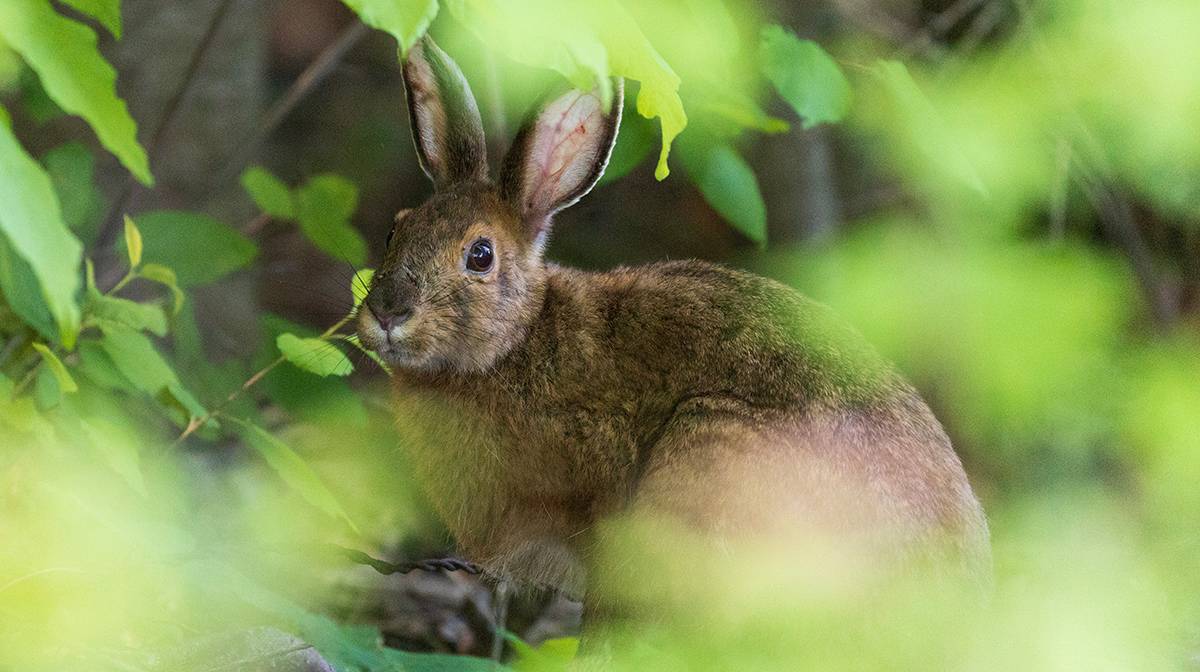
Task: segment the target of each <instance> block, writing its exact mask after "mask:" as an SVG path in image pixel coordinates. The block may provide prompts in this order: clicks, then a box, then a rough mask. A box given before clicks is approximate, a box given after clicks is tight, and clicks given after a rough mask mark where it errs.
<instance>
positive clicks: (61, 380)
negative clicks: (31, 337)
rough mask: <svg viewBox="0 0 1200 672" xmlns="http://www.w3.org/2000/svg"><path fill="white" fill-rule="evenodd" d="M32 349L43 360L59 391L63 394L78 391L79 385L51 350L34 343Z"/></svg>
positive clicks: (41, 344) (44, 345)
mask: <svg viewBox="0 0 1200 672" xmlns="http://www.w3.org/2000/svg"><path fill="white" fill-rule="evenodd" d="M33 348H34V350H37V352H38V354H39V355H41V356H42V359H43V360H45V362H46V366H47V367H48V369H49V371H50V373H51V374H53V376H54V378H55V379H56V380H57V381H58V385H59V389H61V390H62V391H63V392H78V391H79V385H78V384H77V383H76V382H75V379H74V378H72V377H71V373H70V372H69V371H67V367H66V366H64V365H63V363H62V360H61V359H59V358H58V355H56V354H54V351H53V350H51V349H50V348H49V347H47V346H46V344H45V343H34V344H33Z"/></svg>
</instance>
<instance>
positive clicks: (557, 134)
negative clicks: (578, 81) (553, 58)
mask: <svg viewBox="0 0 1200 672" xmlns="http://www.w3.org/2000/svg"><path fill="white" fill-rule="evenodd" d="M623 97H624V86H623V83H622V81H621V80H620V79H617V80H614V82H613V99H612V107H611V108H609V109H606V108H605V107H604V103H603V101H602V100H601V98H600V92H599V90H593V91H591V92H590V93H585V92H582V91H574V90H572V91H569V92H567V93H566V94H564V95H562V96H560V97H559V98H557V99H555V100H554V101H552V102H551V103H550V104H548V105H546V106H545V107H544V108H542V110H541V111H540V112H539V113H538V114H537V116H535V117H533V118H531V119H530V120H529V121H527V122H526V123H525V126H524V127H523V128H522V129H521V131H520V133H518V134H517V139H516V140H514V141H513V146H512V149H510V150H508V156H507V157H505V159H504V167H503V169H502V170H501V173H500V192H501V194H502V195H503V196H504V198H505V199H507V200H508V202H509V203H512V204H513V205H515V206H516V208H517V210H518V211H519V212H520V213H521V214H522V216H523V217H525V219H526V221H530V222H533V223H534V224H535V226H537V227H538V228H539V229H543V228H544V227H545V226H546V222H547V221H548V219H549V217H550V216H551V215H553V214H554V213H556V212H558V211H559V210H562V209H563V208H565V207H567V206H569V205H571V204H572V203H574V202H575V201H578V200H579V199H580V198H582V197H583V195H584V194H586V193H587V192H589V191H591V189H592V187H593V186H595V184H596V182H597V181H598V180H599V179H600V176H601V175H602V174H603V173H604V167H605V166H607V165H608V157H609V156H610V155H611V154H612V148H613V145H614V144H616V141H617V127H618V126H619V125H620V123H621V104H622V101H623ZM538 233H539V234H541V233H544V231H543V230H539V231H538Z"/></svg>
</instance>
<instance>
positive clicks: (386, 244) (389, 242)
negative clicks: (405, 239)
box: [383, 226, 396, 249]
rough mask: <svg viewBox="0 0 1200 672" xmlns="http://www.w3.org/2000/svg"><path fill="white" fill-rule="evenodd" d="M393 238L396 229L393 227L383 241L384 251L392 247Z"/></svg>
mask: <svg viewBox="0 0 1200 672" xmlns="http://www.w3.org/2000/svg"><path fill="white" fill-rule="evenodd" d="M395 237H396V227H394V226H393V227H392V228H390V229H388V235H387V240H385V241H383V247H384V249H386V248H389V247H391V246H392V238H395Z"/></svg>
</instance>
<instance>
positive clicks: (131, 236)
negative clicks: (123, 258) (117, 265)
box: [125, 215, 143, 268]
mask: <svg viewBox="0 0 1200 672" xmlns="http://www.w3.org/2000/svg"><path fill="white" fill-rule="evenodd" d="M142 251H143V244H142V232H141V231H138V228H137V224H134V223H133V220H132V219H130V218H129V215H125V252H126V253H127V254H128V256H129V267H130V268H137V267H138V264H141V263H142Z"/></svg>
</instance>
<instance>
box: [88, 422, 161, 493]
mask: <svg viewBox="0 0 1200 672" xmlns="http://www.w3.org/2000/svg"><path fill="white" fill-rule="evenodd" d="M81 425H82V427H83V432H84V435H85V436H86V437H87V438H88V439H89V440H90V441H91V444H92V448H94V449H95V450H96V451H97V452H98V453H100V456H101V457H102V458H104V461H105V462H107V463H108V466H109V467H110V468H112V470H113V471H115V472H117V475H118V476H120V477H121V478H123V479H125V482H126V483H128V484H129V487H131V488H133V490H134V491H135V492H137V493H138V494H139V495H141V496H143V497H146V496H147V492H146V480H145V478H143V476H142V465H141V455H140V454H139V453H138V441H137V439H136V438H135V437H133V436H131V435H130V432H129V431H128V430H127V429H126V428H125V427H124V426H122V425H120V424H118V423H115V422H109V421H108V420H105V419H104V418H96V417H92V418H88V419H86V420H82V421H81Z"/></svg>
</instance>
